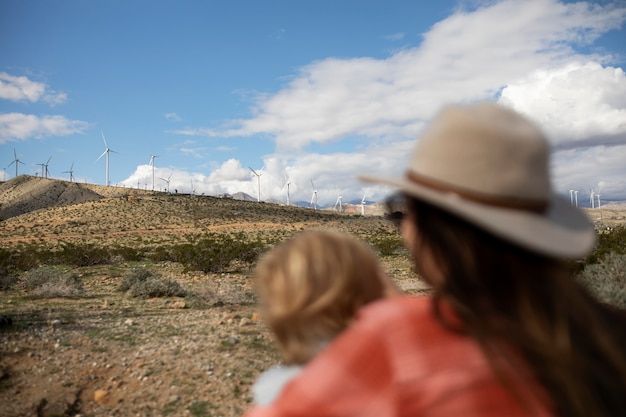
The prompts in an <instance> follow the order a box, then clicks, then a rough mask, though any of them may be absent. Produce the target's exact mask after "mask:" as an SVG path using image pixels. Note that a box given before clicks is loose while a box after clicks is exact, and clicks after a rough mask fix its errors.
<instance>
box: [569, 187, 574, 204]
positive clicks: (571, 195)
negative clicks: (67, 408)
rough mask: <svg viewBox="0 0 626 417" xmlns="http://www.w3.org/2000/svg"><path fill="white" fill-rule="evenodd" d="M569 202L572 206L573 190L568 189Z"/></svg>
mask: <svg viewBox="0 0 626 417" xmlns="http://www.w3.org/2000/svg"><path fill="white" fill-rule="evenodd" d="M569 202H570V204H571V205H572V206H573V205H574V190H569Z"/></svg>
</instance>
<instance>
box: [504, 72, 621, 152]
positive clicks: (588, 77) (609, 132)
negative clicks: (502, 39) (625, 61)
mask: <svg viewBox="0 0 626 417" xmlns="http://www.w3.org/2000/svg"><path fill="white" fill-rule="evenodd" d="M500 101H501V102H502V103H504V104H507V105H509V106H511V107H513V108H514V109H515V110H517V111H519V112H521V113H524V114H526V115H527V116H529V117H531V118H533V119H534V120H536V121H537V122H538V123H539V124H540V125H541V126H544V127H545V130H546V132H547V133H548V135H549V137H550V138H551V139H552V140H553V143H554V144H555V145H557V146H561V147H567V146H580V145H583V146H584V145H596V146H597V145H601V144H615V143H622V144H624V143H626V76H625V75H624V71H623V70H622V69H621V68H613V67H603V66H601V65H600V64H598V63H594V62H588V63H586V64H580V63H570V64H567V65H565V66H563V67H560V68H554V69H550V70H543V69H542V70H536V71H534V72H532V73H531V74H530V75H529V76H528V77H526V78H525V79H523V80H519V81H517V82H515V83H511V84H509V85H508V86H507V87H506V88H504V89H503V91H502V96H501V99H500Z"/></svg>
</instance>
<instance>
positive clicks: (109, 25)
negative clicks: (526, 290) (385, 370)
mask: <svg viewBox="0 0 626 417" xmlns="http://www.w3.org/2000/svg"><path fill="white" fill-rule="evenodd" d="M625 20H626V3H624V1H619V0H618V1H617V2H611V1H602V0H597V1H592V2H580V3H576V2H562V1H557V0H508V1H507V0H505V1H475V0H471V1H438V2H418V1H413V0H406V1H395V0H392V1H385V2H383V1H371V0H342V1H330V0H317V1H304V0H301V1H294V0H284V1H276V0H275V1H271V0H270V1H185V0H181V1H155V0H150V1H143V0H135V1H118V0H108V1H93V0H91V1H90V0H76V1H55V2H51V1H44V0H36V1H35V0H6V1H2V2H0V168H3V169H4V170H3V171H2V172H0V175H1V176H2V177H3V178H4V179H10V178H12V177H13V176H14V175H15V162H14V151H15V153H16V155H17V158H18V159H19V160H20V161H21V162H23V164H22V163H19V164H18V165H19V166H18V170H19V171H18V172H19V174H30V175H41V172H42V166H41V165H38V164H43V163H46V162H47V161H48V160H49V162H48V170H49V176H50V177H52V178H60V179H69V173H67V172H65V171H69V170H70V168H72V171H73V176H74V179H75V180H76V181H79V182H90V183H96V184H102V185H103V184H105V181H106V180H105V169H106V162H105V159H106V158H105V157H102V158H100V159H99V160H97V159H98V157H99V156H100V155H101V154H102V153H103V151H104V150H105V146H104V143H103V139H102V133H103V134H104V136H105V137H106V141H107V144H108V146H109V147H110V149H112V150H114V151H116V152H117V153H110V154H109V155H110V162H109V164H110V165H109V179H110V183H111V184H112V185H116V184H117V185H119V186H126V187H139V188H147V189H152V178H153V177H152V167H151V166H150V164H149V162H150V157H151V155H157V156H158V157H157V158H155V164H154V165H155V183H154V188H155V189H158V190H163V189H165V188H166V187H167V183H166V182H165V181H163V180H162V179H161V178H166V179H167V178H169V179H170V184H169V188H170V191H172V192H173V191H174V189H176V190H178V191H179V192H190V191H191V187H192V185H193V188H194V190H195V192H196V193H199V194H200V193H205V194H206V195H218V194H222V193H235V192H238V191H243V192H246V193H248V194H250V195H252V196H255V197H256V196H257V181H256V177H255V176H254V174H253V173H252V172H251V170H250V168H249V167H252V168H253V169H254V170H255V171H257V172H258V173H260V174H261V180H260V183H261V199H263V200H266V199H274V200H278V201H283V202H285V201H286V198H287V187H286V177H287V178H288V179H289V181H290V186H289V188H290V194H291V200H292V201H296V200H301V201H310V199H311V196H312V191H313V190H312V186H311V180H313V182H314V184H315V188H316V189H317V190H318V198H319V202H320V203H321V204H334V203H335V201H336V199H337V194H338V193H339V194H341V195H342V197H343V200H344V201H349V200H360V199H361V198H362V197H363V195H366V198H367V199H368V200H381V199H382V198H384V196H385V195H387V194H388V193H389V190H388V189H385V188H384V187H378V186H371V185H365V184H362V183H360V182H358V181H357V180H356V179H355V176H356V175H357V174H361V173H376V174H383V175H396V174H400V173H401V172H402V170H403V168H404V167H405V166H406V162H407V159H408V155H409V154H410V152H411V150H412V149H413V147H414V145H415V138H417V137H418V136H419V133H420V131H421V129H422V128H423V126H424V124H425V123H427V121H428V120H429V118H431V117H432V116H433V114H434V113H435V112H436V111H437V110H438V109H439V108H440V107H441V106H442V105H444V104H446V103H450V102H471V101H480V100H494V101H499V102H502V103H503V104H505V105H508V106H511V107H513V108H515V109H517V110H518V111H520V112H522V113H524V114H526V115H528V117H530V118H532V119H533V120H535V121H537V122H538V123H539V124H541V126H542V127H543V129H544V130H545V132H546V133H547V135H548V136H549V138H550V141H551V143H552V145H553V155H552V156H553V158H552V172H553V178H554V187H555V189H556V190H557V191H559V192H561V193H563V194H564V195H566V196H568V195H569V190H571V189H576V190H579V200H580V202H581V204H583V203H588V200H589V198H588V196H589V193H590V191H591V190H592V189H593V190H594V192H596V193H599V194H601V196H602V200H607V201H608V200H626V76H625V75H624V69H625V68H626V28H625V26H626V25H625Z"/></svg>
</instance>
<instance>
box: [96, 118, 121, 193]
mask: <svg viewBox="0 0 626 417" xmlns="http://www.w3.org/2000/svg"><path fill="white" fill-rule="evenodd" d="M100 133H102V140H103V141H104V152H102V155H100V156H99V157H98V159H96V162H98V161H99V160H100V158H102V157H103V156H104V155H106V164H107V165H106V184H105V185H106V186H108V185H109V153H111V152H113V153H119V152H116V151H114V150H113V149H111V148H109V145H107V140H106V139H105V138H104V132H103V131H102V130H101V131H100Z"/></svg>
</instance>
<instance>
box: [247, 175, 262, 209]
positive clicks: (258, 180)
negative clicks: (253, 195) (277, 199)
mask: <svg viewBox="0 0 626 417" xmlns="http://www.w3.org/2000/svg"><path fill="white" fill-rule="evenodd" d="M248 168H250V171H252V172H253V173H254V175H256V180H257V183H258V186H259V196H258V198H257V202H259V203H260V202H261V174H258V173H257V172H256V171H255V170H253V169H252V168H251V167H248Z"/></svg>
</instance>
